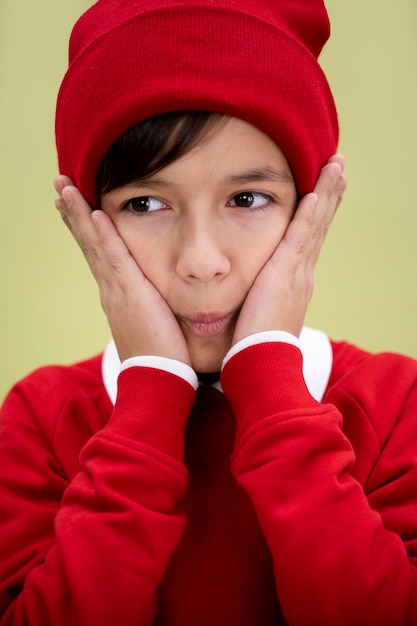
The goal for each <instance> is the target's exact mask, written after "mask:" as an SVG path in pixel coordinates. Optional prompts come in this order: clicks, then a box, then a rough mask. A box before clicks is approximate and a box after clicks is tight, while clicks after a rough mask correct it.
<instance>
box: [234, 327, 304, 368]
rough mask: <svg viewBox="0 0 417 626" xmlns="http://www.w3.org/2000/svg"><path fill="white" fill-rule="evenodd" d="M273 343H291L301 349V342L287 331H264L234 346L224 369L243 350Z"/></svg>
mask: <svg viewBox="0 0 417 626" xmlns="http://www.w3.org/2000/svg"><path fill="white" fill-rule="evenodd" d="M272 341H280V342H282V343H289V344H290V345H292V346H296V347H297V348H299V347H300V340H299V339H298V337H296V336H295V335H292V334H291V333H287V332H286V331H285V330H264V331H262V332H260V333H254V334H253V335H249V336H248V337H245V338H244V339H241V340H240V341H238V342H237V343H235V345H234V346H232V347H231V348H230V350H229V352H228V353H227V354H226V356H225V357H224V359H223V364H222V369H223V367H224V366H225V365H226V363H227V362H228V361H230V359H231V358H232V357H234V356H235V355H236V354H237V353H238V352H240V351H241V350H245V348H249V346H256V345H258V343H268V342H272Z"/></svg>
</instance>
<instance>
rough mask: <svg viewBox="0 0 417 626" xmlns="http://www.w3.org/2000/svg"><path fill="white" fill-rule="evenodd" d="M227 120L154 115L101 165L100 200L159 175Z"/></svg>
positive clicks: (197, 113) (202, 115)
mask: <svg viewBox="0 0 417 626" xmlns="http://www.w3.org/2000/svg"><path fill="white" fill-rule="evenodd" d="M226 119H228V118H227V116H225V115H220V114H217V113H212V112H210V111H178V112H171V113H163V114H161V115H155V116H153V117H150V118H148V119H146V120H144V121H143V122H140V123H139V124H136V125H135V126H132V128H130V129H129V130H127V131H126V132H125V133H124V134H123V135H121V137H119V139H118V140H117V141H116V142H115V143H114V144H113V146H112V147H111V148H110V150H109V151H108V152H107V154H106V155H105V157H104V159H103V160H102V162H101V164H100V168H99V173H98V181H97V189H98V193H99V196H101V195H103V194H106V193H109V192H110V191H113V190H114V189H119V188H120V187H123V186H124V185H128V184H130V183H133V182H135V181H138V180H140V179H142V178H145V177H147V176H151V175H152V174H155V173H156V172H159V171H160V170H161V169H163V168H164V167H166V166H167V165H169V164H170V163H173V162H174V161H176V160H177V159H179V158H180V157H182V156H183V155H185V154H186V153H187V152H189V151H190V150H191V149H192V148H193V147H195V145H196V144H197V143H198V142H199V140H200V139H201V138H202V137H203V136H205V135H207V134H208V133H209V132H210V131H211V130H212V129H213V128H214V126H217V125H218V123H219V122H220V120H226Z"/></svg>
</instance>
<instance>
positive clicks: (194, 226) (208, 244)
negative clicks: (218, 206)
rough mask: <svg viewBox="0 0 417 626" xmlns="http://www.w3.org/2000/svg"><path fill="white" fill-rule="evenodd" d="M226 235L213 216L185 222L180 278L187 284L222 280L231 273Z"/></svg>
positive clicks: (181, 245) (178, 272)
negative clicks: (187, 282) (188, 282)
mask: <svg viewBox="0 0 417 626" xmlns="http://www.w3.org/2000/svg"><path fill="white" fill-rule="evenodd" d="M229 256H230V255H229V252H228V244H227V235H226V233H225V230H224V227H223V225H222V223H221V221H218V220H216V217H214V216H204V215H197V216H193V217H189V218H187V219H185V220H184V223H183V224H182V228H181V236H180V238H179V246H178V257H177V267H176V270H177V275H178V276H179V277H180V278H182V279H183V280H187V281H196V280H198V281H201V282H204V283H206V282H210V281H213V280H216V281H220V280H222V279H223V278H224V277H225V276H227V274H229V272H230V267H231V265H230V258H229Z"/></svg>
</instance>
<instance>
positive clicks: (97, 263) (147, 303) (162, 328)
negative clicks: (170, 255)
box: [54, 176, 191, 365]
mask: <svg viewBox="0 0 417 626" xmlns="http://www.w3.org/2000/svg"><path fill="white" fill-rule="evenodd" d="M54 184H55V189H56V191H57V192H58V194H59V196H60V197H59V198H57V200H56V201H55V205H56V207H57V209H58V210H59V211H60V213H61V216H62V218H63V220H64V222H65V224H66V225H67V226H68V228H69V230H70V231H71V233H72V235H73V237H74V238H75V240H76V241H77V243H78V244H79V246H80V248H81V250H82V251H83V253H84V256H85V258H86V260H87V263H88V265H89V266H90V269H91V271H92V273H93V275H94V278H95V279H96V282H97V284H98V287H99V291H100V299H101V304H102V307H103V309H104V312H105V314H106V316H107V319H108V322H109V326H110V329H111V332H112V335H113V339H114V341H115V343H116V347H117V350H118V353H119V356H120V359H121V360H122V361H124V360H125V359H127V358H129V357H132V356H140V355H154V356H164V357H168V358H172V359H177V360H179V361H182V362H184V363H187V364H188V365H190V364H191V359H190V355H189V351H188V348H187V344H186V342H185V338H184V335H183V333H182V331H181V329H180V327H179V324H178V322H177V320H176V319H175V316H174V315H173V313H172V311H171V310H170V308H169V307H168V305H167V303H166V302H165V300H164V299H163V298H162V296H161V295H160V293H159V292H158V291H157V289H155V287H154V286H153V285H152V284H151V283H150V282H149V280H148V279H147V278H146V277H145V276H144V274H143V273H142V272H141V270H140V268H139V267H138V265H137V263H136V261H135V260H134V259H133V257H132V255H131V254H130V252H129V250H128V249H127V247H126V245H125V243H124V241H123V240H122V238H121V237H120V235H119V234H118V232H117V230H116V228H115V227H114V225H113V223H112V221H111V219H110V218H109V216H108V215H106V214H105V213H104V212H103V211H92V210H91V208H90V207H89V205H88V204H87V203H86V201H85V200H84V198H83V197H82V195H81V193H80V192H79V191H78V189H77V188H76V187H74V186H73V184H72V181H71V180H70V179H69V178H68V177H66V176H58V178H56V179H55V181H54Z"/></svg>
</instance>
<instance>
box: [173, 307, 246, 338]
mask: <svg viewBox="0 0 417 626" xmlns="http://www.w3.org/2000/svg"><path fill="white" fill-rule="evenodd" d="M233 315H234V313H233V312H232V313H227V314H224V313H202V314H199V315H196V316H195V317H193V318H192V319H191V318H187V317H182V318H181V319H182V321H183V322H184V324H185V325H186V326H187V327H188V328H189V329H190V330H192V332H193V333H194V334H195V335H197V336H198V337H215V336H216V335H221V333H222V332H223V331H224V330H225V328H226V326H227V325H228V323H229V322H230V320H231V319H232V317H233Z"/></svg>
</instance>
